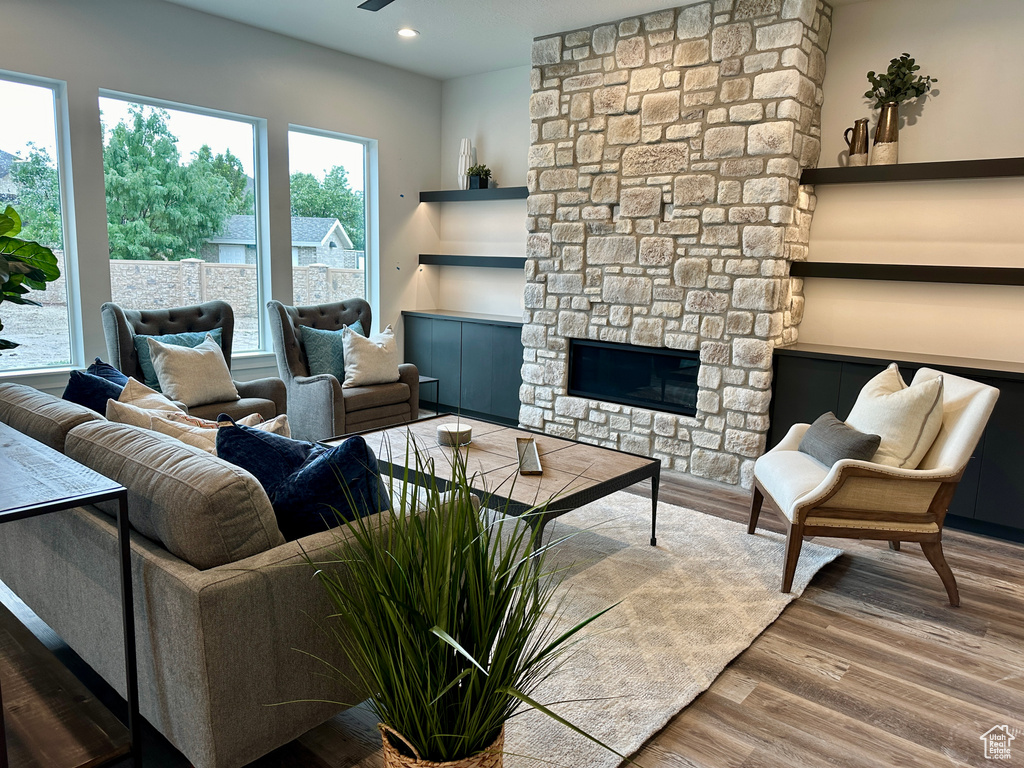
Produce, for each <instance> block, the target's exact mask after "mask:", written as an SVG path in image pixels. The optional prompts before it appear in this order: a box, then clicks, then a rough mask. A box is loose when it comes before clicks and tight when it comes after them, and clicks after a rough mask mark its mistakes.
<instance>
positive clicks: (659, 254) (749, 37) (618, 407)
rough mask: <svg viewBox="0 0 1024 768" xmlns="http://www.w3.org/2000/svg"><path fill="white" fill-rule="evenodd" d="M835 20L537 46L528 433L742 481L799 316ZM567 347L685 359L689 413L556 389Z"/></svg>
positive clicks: (570, 38) (744, 2) (736, 22)
mask: <svg viewBox="0 0 1024 768" xmlns="http://www.w3.org/2000/svg"><path fill="white" fill-rule="evenodd" d="M830 18H831V9H830V8H829V6H827V5H824V4H822V3H820V2H816V0H714V1H713V2H704V3H699V4H696V5H688V6H685V7H682V8H677V9H670V10H666V11H660V12H658V13H653V14H648V15H646V16H642V17H637V18H629V19H624V20H622V21H619V22H617V23H614V24H604V25H600V26H596V27H591V28H588V29H582V30H577V31H572V32H566V33H563V34H560V35H556V36H552V37H545V38H541V39H538V40H536V41H535V42H534V47H533V66H534V68H533V72H532V78H533V82H532V86H533V95H532V97H531V102H530V111H531V118H532V138H531V141H532V146H531V148H530V172H529V179H528V184H529V189H530V197H529V200H528V211H529V213H528V222H527V226H528V230H529V233H530V234H529V236H528V250H527V266H526V271H527V285H526V290H525V306H526V313H527V314H526V322H525V324H524V327H523V344H524V347H525V352H524V355H525V359H524V365H523V382H524V383H523V386H522V390H521V401H522V407H521V409H520V421H521V422H522V423H523V424H524V425H527V426H530V427H534V428H538V429H542V430H544V431H546V432H548V433H551V434H557V435H563V436H567V437H572V438H576V439H580V440H584V441H588V442H593V443H597V444H600V445H607V446H611V447H616V448H620V449H622V450H625V451H629V452H632V453H641V454H646V455H651V456H656V457H658V458H661V459H662V461H663V462H664V466H665V467H666V468H668V469H674V470H677V471H683V472H689V473H691V474H693V475H696V476H700V477H705V478H710V479H714V480H718V481H723V482H726V483H732V484H742V485H743V486H749V485H750V482H751V477H752V470H753V461H754V459H755V458H756V457H757V456H759V455H760V453H761V452H762V451H763V450H764V447H765V435H766V433H767V429H768V406H769V401H770V397H771V393H770V385H771V370H772V369H771V364H772V350H773V348H774V347H775V346H776V345H778V344H783V343H789V342H792V341H795V340H796V333H797V327H798V325H799V323H800V319H801V317H802V314H803V296H802V283H801V281H800V280H799V279H795V278H790V277H789V264H790V262H791V261H793V260H800V259H805V258H806V255H807V254H806V250H807V249H806V243H807V238H808V233H809V229H810V217H811V212H812V211H813V208H814V200H813V197H812V196H810V195H809V194H808V193H807V191H805V190H802V189H801V188H800V186H799V184H798V179H799V175H800V171H801V169H802V168H804V167H807V166H811V165H815V164H816V163H817V159H818V153H819V148H820V142H819V117H820V106H821V98H822V95H821V82H822V79H823V77H824V73H825V51H826V49H827V46H828V38H829V33H830V29H831V22H830ZM574 339H585V340H591V341H596V342H610V343H611V344H613V345H618V344H630V345H633V346H634V347H640V348H650V349H651V350H652V351H654V350H686V351H690V352H693V353H696V354H697V355H698V356H699V368H698V371H697V374H696V407H695V411H696V413H695V414H694V415H684V414H683V413H681V412H679V410H678V409H676V412H675V413H673V412H669V411H668V410H661V409H659V408H658V407H650V406H639V405H632V404H623V402H621V401H620V402H609V401H608V400H605V399H603V398H596V397H594V396H573V395H570V394H569V391H570V387H569V368H570V365H569V363H570V346H571V344H570V342H571V341H572V340H574ZM658 381H660V379H659V380H658ZM573 391H574V392H578V391H583V392H589V391H590V390H589V389H587V387H586V386H585V385H584V387H583V389H582V390H581V389H580V387H579V385H578V382H577V383H576V384H575V385H574V387H573Z"/></svg>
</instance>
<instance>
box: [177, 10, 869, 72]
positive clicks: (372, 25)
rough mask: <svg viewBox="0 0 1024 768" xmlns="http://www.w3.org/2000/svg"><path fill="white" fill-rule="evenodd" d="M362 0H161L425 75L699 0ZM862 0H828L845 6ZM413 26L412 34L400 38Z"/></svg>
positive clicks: (518, 60)
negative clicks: (368, 7) (372, 5)
mask: <svg viewBox="0 0 1024 768" xmlns="http://www.w3.org/2000/svg"><path fill="white" fill-rule="evenodd" d="M361 1H362V0H165V2H170V3H174V4H176V5H184V6H187V7H189V8H194V9H196V10H198V11H203V12H205V13H210V14H213V15H214V16H221V17H223V18H225V19H232V20H234V21H238V22H241V23H243V24H248V25H250V26H253V27H258V28H260V29H266V30H270V31H271V32H277V33H279V34H282V35H287V36H288V37H294V38H297V39H299V40H305V41H306V42H309V43H316V44H317V45H322V46H325V47H327V48H333V49H335V50H338V51H343V52H344V53H350V54H353V55H355V56H361V57H362V58H365V59H370V60H372V61H379V62H382V63H384V64H390V65H392V66H395V67H399V68H400V69H407V70H409V71H411V72H417V73H419V74H422V75H427V76H428V77H434V78H437V79H439V80H447V79H449V78H452V77H463V76H465V75H473V74H478V73H480V72H492V71H495V70H499V69H508V68H510V67H522V66H527V65H529V63H530V49H531V43H532V41H533V39H534V38H535V37H543V36H544V35H553V34H556V33H558V32H567V31H571V30H574V29H582V28H583V27H589V26H593V25H595V24H603V23H606V22H610V21H618V20H619V19H624V18H629V17H632V16H640V15H643V14H646V13H651V12H652V11H660V10H662V9H664V8H678V7H680V6H684V5H692V4H694V3H697V2H704V0H394V2H392V3H391V4H390V5H388V6H387V7H386V8H383V9H381V10H380V11H377V12H371V11H365V10H361V9H359V8H358V7H357V6H358V5H359V3H360V2H361ZM856 2H863V0H830V5H833V6H837V5H850V4H852V3H856ZM402 27H412V28H413V29H415V30H417V31H419V33H420V35H419V37H415V38H412V39H408V40H407V39H403V38H399V37H398V35H397V34H396V32H397V30H399V29H400V28H402Z"/></svg>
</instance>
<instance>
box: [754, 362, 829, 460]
mask: <svg viewBox="0 0 1024 768" xmlns="http://www.w3.org/2000/svg"><path fill="white" fill-rule="evenodd" d="M841 373H842V363H840V362H837V361H834V360H820V359H815V358H811V357H792V356H790V355H779V356H778V357H776V358H775V381H774V383H773V385H772V416H771V432H770V434H769V437H768V444H769V445H770V446H774V445H777V444H778V443H779V441H780V440H782V438H783V437H785V436H786V432H788V431H789V428H790V427H791V426H793V425H794V424H798V423H810V422H812V421H814V420H815V419H816V418H818V417H819V416H821V414H823V413H826V412H827V411H832V412H833V413H834V412H835V410H836V403H837V402H838V399H839V381H840V376H841ZM836 415H838V414H836Z"/></svg>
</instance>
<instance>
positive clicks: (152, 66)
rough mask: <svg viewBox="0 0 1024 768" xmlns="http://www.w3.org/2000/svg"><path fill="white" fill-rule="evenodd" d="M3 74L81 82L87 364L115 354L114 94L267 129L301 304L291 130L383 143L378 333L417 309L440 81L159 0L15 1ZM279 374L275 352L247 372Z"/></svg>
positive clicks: (275, 258) (76, 89)
mask: <svg viewBox="0 0 1024 768" xmlns="http://www.w3.org/2000/svg"><path fill="white" fill-rule="evenodd" d="M0 69H6V70H9V71H14V72H21V73H26V74H32V75H38V76H43V77H49V78H54V79H57V80H63V81H66V82H67V91H68V103H69V110H68V111H69V120H70V126H71V150H72V170H73V186H74V214H75V219H76V222H77V251H78V258H79V263H80V267H81V268H80V274H81V286H82V297H83V298H82V303H83V308H82V311H83V317H84V323H85V327H84V339H85V356H86V359H91V358H92V357H93V356H94V355H104V356H105V354H106V352H105V346H104V341H103V332H102V328H101V324H100V305H101V304H102V303H103V302H104V301H107V300H109V298H110V285H109V275H108V271H107V254H108V247H107V228H106V209H105V197H104V186H103V159H102V148H101V145H100V123H99V107H98V104H97V95H98V91H99V89H101V88H104V89H110V90H114V91H121V92H124V93H128V94H134V95H139V96H144V97H150V98H156V99H165V100H170V101H174V102H179V103H182V104H188V105H198V106H202V107H208V108H213V109H220V110H226V111H229V112H235V113H239V114H243V115H249V116H252V117H257V118H263V119H266V121H267V132H268V152H267V158H268V166H269V190H270V193H269V205H270V248H271V260H272V267H271V276H272V280H273V291H272V294H273V298H277V299H279V300H281V301H283V302H285V303H289V304H290V303H291V296H292V292H291V242H290V237H291V236H290V226H289V221H290V219H289V197H288V194H289V193H288V144H287V132H288V125H289V123H291V124H296V125H302V126H310V127H315V128H320V129H325V130H330V131H337V132H341V133H347V134H352V135H355V136H360V137H364V138H369V139H375V140H377V142H378V153H377V156H378V186H377V190H378V201H379V210H378V212H377V214H378V215H377V223H378V225H379V226H378V229H379V241H378V246H379V248H378V253H379V259H380V262H379V270H378V273H377V278H378V279H377V280H376V284H375V293H376V294H378V296H377V298H378V301H377V304H376V306H377V308H378V309H377V313H376V317H375V318H374V323H375V324H379V325H380V326H383V325H385V324H387V323H395V324H396V325H397V324H398V322H399V320H400V313H401V310H402V309H404V308H409V307H413V306H415V302H416V263H417V254H419V253H420V252H421V251H425V250H426V251H430V250H433V249H435V248H436V247H437V241H438V235H437V232H436V229H435V228H434V227H433V226H432V224H431V222H430V220H429V218H428V216H427V215H426V214H425V212H423V211H422V210H421V209H420V208H419V207H418V193H419V191H420V190H421V189H429V188H433V187H435V186H436V185H437V183H438V180H439V169H440V164H439V160H438V155H437V150H438V147H439V146H440V141H441V83H440V82H439V81H437V80H433V79H431V78H427V77H422V76H419V75H414V74H411V73H409V72H404V71H401V70H397V69H393V68H390V67H387V66H383V65H380V64H376V63H373V62H369V61H366V60H364V59H359V58H355V57H353V56H348V55H345V54H341V53H337V52H335V51H330V50H327V49H325V48H320V47H318V46H314V45H310V44H308V43H303V42H299V41H297V40H294V39H291V38H287V37H283V36H281V35H277V34H273V33H270V32H265V31H262V30H257V29H254V28H252V27H248V26H245V25H242V24H238V23H236V22H232V21H227V20H225V19H220V18H217V17H214V16H209V15H207V14H204V13H200V12H197V11H193V10H190V9H186V8H182V7H180V6H176V5H171V4H168V3H163V2H159V1H158V0H90V2H80V1H79V0H6V2H5V3H4V41H3V44H2V45H0ZM0 119H6V118H4V117H0ZM371 226H372V222H371ZM268 344H269V340H268ZM236 367H238V366H236ZM275 371H276V366H275V365H274V364H273V361H272V358H269V357H268V356H263V358H262V359H261V360H259V361H257V362H256V364H255V365H253V364H250V365H249V366H248V370H247V371H246V373H247V374H249V375H250V376H255V375H266V374H272V373H274V372H275ZM52 378H53V377H52V376H51V377H47V381H49V379H52ZM64 380H66V376H65V377H64Z"/></svg>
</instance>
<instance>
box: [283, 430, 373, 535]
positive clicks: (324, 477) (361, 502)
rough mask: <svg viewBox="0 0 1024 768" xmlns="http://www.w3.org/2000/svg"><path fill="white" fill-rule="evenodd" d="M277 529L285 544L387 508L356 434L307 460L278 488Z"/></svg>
mask: <svg viewBox="0 0 1024 768" xmlns="http://www.w3.org/2000/svg"><path fill="white" fill-rule="evenodd" d="M272 502H273V505H274V513H275V514H276V515H277V525H278V527H279V528H280V529H281V533H282V534H283V535H284V537H285V539H287V540H288V541H293V540H294V539H299V538H302V537H303V536H308V535H309V534H311V533H318V532H320V531H324V530H327V529H329V528H334V527H335V526H337V525H338V523H339V518H340V519H341V520H354V519H355V518H357V517H366V516H367V515H372V514H376V513H377V512H383V511H384V510H386V509H389V508H390V501H389V498H388V491H387V488H386V487H385V486H384V483H383V482H382V481H381V478H380V469H379V467H378V466H377V457H376V456H374V455H373V451H371V450H370V447H369V446H368V445H367V444H366V441H365V440H364V439H363V438H362V437H360V436H359V435H356V436H354V437H350V438H349V439H348V440H346V441H345V442H344V443H342V444H341V445H336V446H334V447H333V448H328V449H326V450H324V449H322V448H319V447H318V448H317V449H315V450H314V452H313V453H312V454H311V455H310V457H309V459H307V460H306V462H305V463H304V464H303V465H302V466H301V467H299V468H298V469H297V470H296V471H295V472H294V473H293V474H291V475H290V476H289V477H287V478H286V479H285V480H284V482H282V483H281V484H280V485H278V487H277V492H276V493H275V494H274V497H273V500H272Z"/></svg>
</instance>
